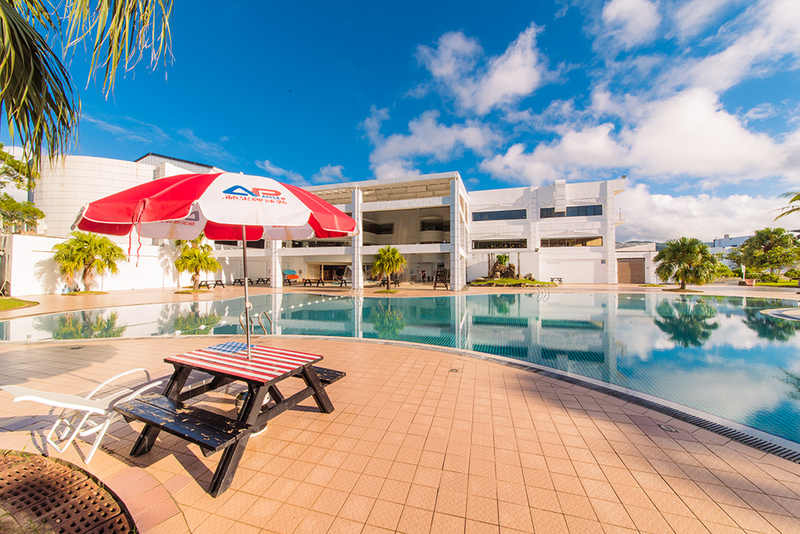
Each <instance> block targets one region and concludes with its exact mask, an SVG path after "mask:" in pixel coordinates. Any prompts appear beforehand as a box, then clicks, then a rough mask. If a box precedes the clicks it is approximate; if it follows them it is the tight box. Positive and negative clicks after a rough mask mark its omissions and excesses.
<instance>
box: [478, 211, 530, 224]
mask: <svg viewBox="0 0 800 534" xmlns="http://www.w3.org/2000/svg"><path fill="white" fill-rule="evenodd" d="M527 218H528V210H503V211H481V212H477V213H473V214H472V220H473V221H476V222H478V221H511V220H514V219H527Z"/></svg>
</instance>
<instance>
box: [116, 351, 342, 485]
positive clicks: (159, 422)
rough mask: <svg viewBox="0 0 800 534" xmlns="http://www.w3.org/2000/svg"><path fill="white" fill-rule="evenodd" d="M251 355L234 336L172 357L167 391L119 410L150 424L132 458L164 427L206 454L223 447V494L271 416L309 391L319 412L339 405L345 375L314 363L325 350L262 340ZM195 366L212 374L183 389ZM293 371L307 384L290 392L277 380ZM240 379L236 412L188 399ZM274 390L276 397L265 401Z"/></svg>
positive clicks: (218, 475) (218, 479)
mask: <svg viewBox="0 0 800 534" xmlns="http://www.w3.org/2000/svg"><path fill="white" fill-rule="evenodd" d="M251 353H252V358H251V359H250V360H248V359H247V358H246V350H245V345H244V343H238V342H229V343H222V344H219V345H214V346H212V347H208V348H206V349H199V350H195V351H190V352H187V353H184V354H179V355H177V356H171V357H168V358H165V360H164V361H166V362H168V363H171V364H172V365H173V366H174V368H175V369H174V372H173V374H172V377H171V378H170V380H169V382H168V383H167V386H166V387H165V389H164V393H163V394H161V395H159V394H156V393H153V394H148V395H143V396H141V397H137V398H136V399H133V400H131V401H128V402H124V403H120V404H118V405H117V406H115V408H114V409H115V410H116V411H118V412H119V413H121V414H122V415H123V416H124V417H125V419H126V420H128V421H131V420H139V421H143V422H144V423H145V427H144V429H143V430H142V432H141V434H140V435H139V438H138V439H137V440H136V442H135V444H134V446H133V449H132V450H131V456H141V455H143V454H146V453H147V452H148V451H150V449H151V448H152V446H153V444H154V443H155V441H156V438H157V437H158V435H159V433H160V432H161V430H164V431H166V432H168V433H170V434H173V435H175V436H178V437H180V438H182V439H184V440H186V441H188V442H190V443H194V444H196V445H198V446H200V449H201V451H202V452H203V454H204V455H205V456H210V455H211V454H214V453H215V452H219V451H224V452H223V456H222V458H221V459H220V461H219V464H218V465H217V469H216V471H215V472H214V476H213V477H212V479H211V485H210V487H209V493H210V494H211V495H212V496H214V497H217V496H218V495H220V494H221V493H223V492H224V491H225V490H226V489H228V488H229V487H230V485H231V482H232V481H233V477H234V475H235V474H236V469H237V467H238V465H239V461H240V460H241V457H242V455H243V454H244V450H245V448H246V447H247V442H248V440H249V438H250V436H251V435H252V434H253V433H254V432H256V431H258V430H260V429H263V428H264V427H266V425H267V423H268V422H269V421H270V420H271V419H273V418H274V417H276V416H278V415H279V414H281V413H283V412H285V411H286V410H289V409H290V408H293V407H294V406H296V405H297V404H298V403H300V402H302V401H303V400H305V399H307V398H308V397H313V398H314V400H315V401H316V404H317V406H318V407H319V409H320V411H322V412H324V413H331V412H332V411H333V409H334V408H333V404H332V403H331V401H330V398H329V397H328V394H327V393H326V392H325V389H324V388H325V386H326V385H328V384H330V383H332V382H335V381H336V380H339V379H340V378H342V377H343V376H344V373H342V372H339V371H334V370H331V369H324V368H320V367H314V366H313V364H314V363H316V362H319V361H320V360H322V356H318V355H315V354H308V353H303V352H297V351H291V350H284V349H275V348H271V347H266V346H256V345H254V346H252V347H251ZM193 370H198V371H202V372H204V373H207V374H208V375H209V376H210V378H208V379H206V380H203V381H201V382H199V383H197V384H194V385H192V386H190V387H189V388H184V386H185V384H186V381H187V379H188V378H189V375H190V374H191V372H192V371H193ZM290 377H296V378H301V379H302V380H303V381H304V382H305V384H306V387H305V388H304V389H302V390H300V391H298V392H297V393H295V394H293V395H291V396H290V397H288V398H287V397H285V396H284V395H283V394H282V393H281V392H280V390H279V389H278V383H279V382H281V381H282V380H284V379H286V378H290ZM233 381H243V382H245V383H246V384H247V395H245V398H244V402H243V405H242V408H241V409H240V410H239V412H238V415H237V417H236V418H231V417H229V416H225V415H221V414H217V413H213V412H210V411H208V410H204V409H202V408H199V407H196V406H191V405H188V404H186V403H184V402H183V401H186V400H188V399H191V398H193V397H196V396H198V395H200V394H202V393H205V392H206V391H210V390H212V389H217V388H219V387H222V386H224V385H227V384H229V383H231V382H233ZM268 393H269V402H266V403H265V400H266V399H267V394H268Z"/></svg>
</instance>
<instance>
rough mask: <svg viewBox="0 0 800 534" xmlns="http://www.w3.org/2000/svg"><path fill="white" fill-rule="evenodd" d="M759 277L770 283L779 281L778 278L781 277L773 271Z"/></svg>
mask: <svg viewBox="0 0 800 534" xmlns="http://www.w3.org/2000/svg"><path fill="white" fill-rule="evenodd" d="M758 278H759V280H761V281H762V282H769V283H775V282H777V281H778V280H780V279H781V277H780V276H778V275H777V274H772V273H764V274H762V275H760V276H759V277H758Z"/></svg>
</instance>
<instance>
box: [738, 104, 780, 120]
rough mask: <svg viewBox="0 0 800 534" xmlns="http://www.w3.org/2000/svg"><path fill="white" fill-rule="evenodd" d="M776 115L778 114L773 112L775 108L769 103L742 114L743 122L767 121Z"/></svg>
mask: <svg viewBox="0 0 800 534" xmlns="http://www.w3.org/2000/svg"><path fill="white" fill-rule="evenodd" d="M777 114H778V112H777V111H776V110H775V106H773V105H772V104H770V103H769V102H763V103H761V104H759V105H757V106H755V107H754V108H751V109H749V110H747V113H745V114H744V120H746V121H760V120H763V119H769V118H770V117H774V116H775V115H777Z"/></svg>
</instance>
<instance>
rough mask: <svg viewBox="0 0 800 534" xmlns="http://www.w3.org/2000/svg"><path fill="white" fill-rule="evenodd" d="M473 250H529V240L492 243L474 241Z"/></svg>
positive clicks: (504, 240) (500, 240)
mask: <svg viewBox="0 0 800 534" xmlns="http://www.w3.org/2000/svg"><path fill="white" fill-rule="evenodd" d="M472 248H473V250H482V249H494V248H528V240H527V239H494V240H492V241H473V242H472Z"/></svg>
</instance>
